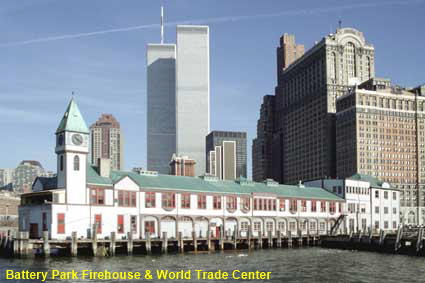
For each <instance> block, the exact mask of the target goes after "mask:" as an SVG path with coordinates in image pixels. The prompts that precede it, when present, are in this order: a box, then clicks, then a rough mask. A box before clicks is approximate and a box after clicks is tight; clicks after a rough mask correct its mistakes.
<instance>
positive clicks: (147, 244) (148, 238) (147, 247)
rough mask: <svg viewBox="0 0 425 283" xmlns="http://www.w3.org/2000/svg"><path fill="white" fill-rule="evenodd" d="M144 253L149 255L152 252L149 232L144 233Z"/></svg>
mask: <svg viewBox="0 0 425 283" xmlns="http://www.w3.org/2000/svg"><path fill="white" fill-rule="evenodd" d="M146 253H147V254H148V255H150V254H151V253H152V243H151V233H149V232H148V233H146Z"/></svg>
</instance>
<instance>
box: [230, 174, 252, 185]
mask: <svg viewBox="0 0 425 283" xmlns="http://www.w3.org/2000/svg"><path fill="white" fill-rule="evenodd" d="M235 182H236V183H238V184H239V185H241V186H254V185H255V183H254V182H253V181H252V180H248V179H247V178H245V177H242V176H240V177H239V178H237V179H236V180H235Z"/></svg>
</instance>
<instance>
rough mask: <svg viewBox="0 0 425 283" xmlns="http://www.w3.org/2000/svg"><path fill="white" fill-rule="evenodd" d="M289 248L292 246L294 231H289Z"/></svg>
mask: <svg viewBox="0 0 425 283" xmlns="http://www.w3.org/2000/svg"><path fill="white" fill-rule="evenodd" d="M288 248H290V249H291V248H292V233H291V231H288Z"/></svg>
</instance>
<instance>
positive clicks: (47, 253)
mask: <svg viewBox="0 0 425 283" xmlns="http://www.w3.org/2000/svg"><path fill="white" fill-rule="evenodd" d="M43 254H44V256H45V257H49V256H50V244H49V231H43Z"/></svg>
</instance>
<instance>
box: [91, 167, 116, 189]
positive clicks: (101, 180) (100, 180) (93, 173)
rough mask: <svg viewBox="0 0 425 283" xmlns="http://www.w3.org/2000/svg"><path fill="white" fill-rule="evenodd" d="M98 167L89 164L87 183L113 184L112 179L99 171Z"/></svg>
mask: <svg viewBox="0 0 425 283" xmlns="http://www.w3.org/2000/svg"><path fill="white" fill-rule="evenodd" d="M96 170H97V167H96V166H93V165H90V164H87V184H90V185H103V186H112V185H113V184H112V180H111V179H110V178H107V177H102V176H100V175H99V174H98V173H97V171H96Z"/></svg>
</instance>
